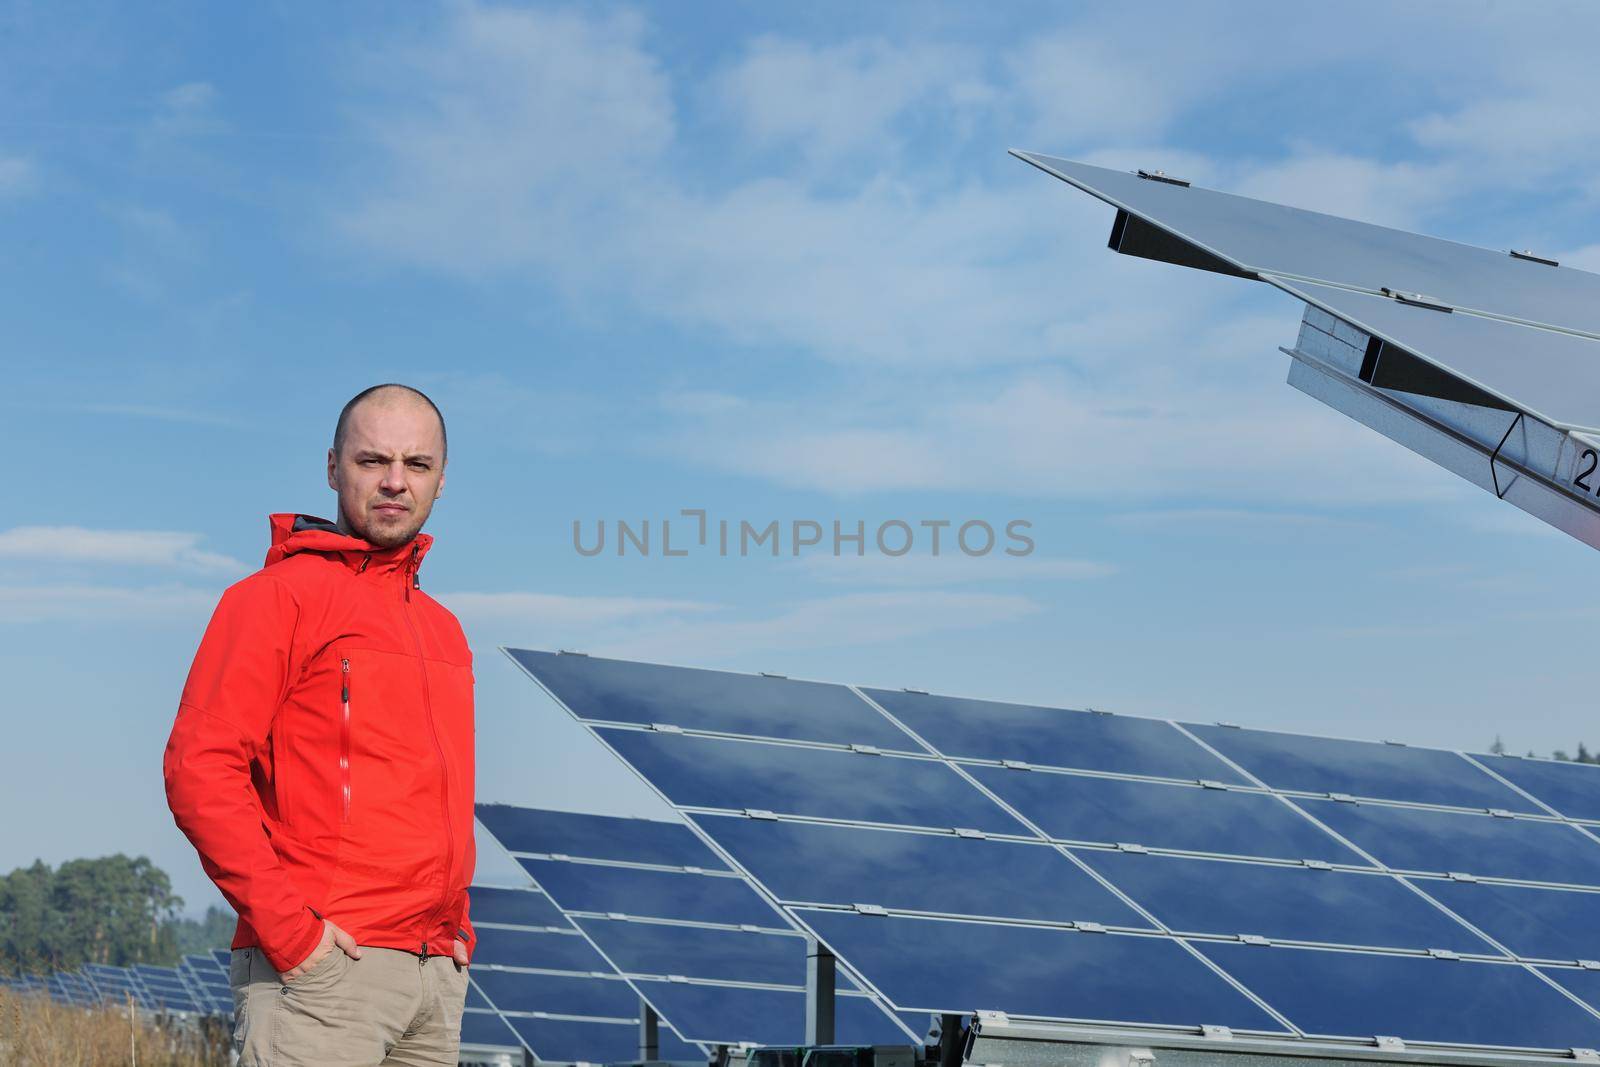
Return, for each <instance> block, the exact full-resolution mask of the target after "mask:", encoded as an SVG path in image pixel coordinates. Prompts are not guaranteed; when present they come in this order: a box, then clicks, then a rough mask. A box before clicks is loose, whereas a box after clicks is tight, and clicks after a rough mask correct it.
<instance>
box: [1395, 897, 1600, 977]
mask: <svg viewBox="0 0 1600 1067" xmlns="http://www.w3.org/2000/svg"><path fill="white" fill-rule="evenodd" d="M1416 886H1417V888H1418V889H1421V890H1422V891H1423V892H1424V893H1427V894H1428V895H1429V896H1431V897H1433V898H1434V899H1435V900H1437V901H1439V903H1441V904H1443V905H1444V906H1445V907H1447V908H1449V909H1450V910H1451V911H1453V912H1455V913H1456V914H1457V915H1459V916H1461V917H1462V918H1463V919H1465V920H1467V922H1469V923H1471V924H1472V925H1474V926H1476V927H1477V928H1478V929H1480V930H1482V931H1483V932H1484V933H1486V934H1488V935H1489V936H1490V937H1492V938H1494V939H1495V940H1496V941H1498V942H1500V943H1501V944H1502V945H1504V946H1505V947H1506V948H1508V949H1510V950H1511V951H1512V952H1515V953H1516V954H1517V955H1519V956H1525V957H1528V958H1531V959H1542V960H1594V959H1600V893H1585V892H1581V891H1578V890H1572V889H1537V888H1534V887H1532V886H1522V885H1497V884H1494V883H1492V882H1447V881H1444V880H1441V879H1432V878H1427V879H1423V878H1419V879H1417V880H1416Z"/></svg>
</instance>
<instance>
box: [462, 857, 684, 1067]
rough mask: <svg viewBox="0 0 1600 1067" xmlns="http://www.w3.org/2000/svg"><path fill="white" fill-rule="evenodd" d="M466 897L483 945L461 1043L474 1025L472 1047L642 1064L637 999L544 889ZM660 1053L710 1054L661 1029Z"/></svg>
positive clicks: (482, 889)
mask: <svg viewBox="0 0 1600 1067" xmlns="http://www.w3.org/2000/svg"><path fill="white" fill-rule="evenodd" d="M469 895H470V897H471V901H472V925H473V929H474V931H476V933H477V935H478V945H477V949H476V951H475V952H474V953H473V957H472V968H471V970H470V971H469V972H468V973H469V974H470V976H471V979H472V981H471V986H472V990H471V995H470V997H469V999H468V1004H467V1014H468V1023H469V1024H470V1028H469V1026H468V1025H466V1024H464V1025H463V1030H462V1041H463V1043H469V1042H468V1033H469V1029H470V1032H471V1033H472V1035H473V1040H472V1041H471V1042H470V1043H473V1044H478V1045H510V1046H513V1047H515V1046H518V1045H520V1046H522V1047H525V1048H527V1049H528V1051H530V1052H532V1053H533V1054H534V1055H535V1056H536V1057H538V1058H539V1059H540V1060H541V1061H545V1062H556V1063H574V1062H586V1063H606V1062H617V1061H628V1060H634V1059H637V1058H638V1053H639V1037H640V1034H639V1030H640V1022H641V1018H640V1014H641V1013H640V1005H639V998H638V996H637V995H636V994H635V993H634V992H633V991H632V990H631V989H630V988H629V985H628V983H627V981H626V980H625V979H624V978H623V977H622V976H621V975H620V974H618V973H617V971H616V969H615V968H614V967H612V966H611V964H610V963H609V962H608V961H607V960H606V959H605V958H604V957H602V956H601V955H600V954H599V953H598V952H597V951H595V948H594V946H593V945H591V944H590V943H589V941H588V939H587V938H585V937H584V935H583V933H582V932H581V931H580V930H578V929H577V928H576V927H574V926H573V925H572V924H571V923H569V922H568V921H567V919H566V917H565V916H563V915H562V913H561V911H560V909H559V908H557V907H556V906H555V905H554V904H553V903H552V902H551V901H550V898H549V897H548V896H546V895H545V893H544V892H543V891H542V890H540V889H538V888H535V887H528V886H524V887H515V888H512V887H500V886H484V885H478V886H473V887H472V888H471V889H470V890H469ZM660 1055H661V1058H663V1059H671V1060H699V1059H703V1058H704V1055H705V1054H704V1050H702V1049H699V1048H695V1047H694V1046H691V1045H688V1044H686V1043H685V1042H683V1041H682V1040H679V1039H678V1038H677V1037H676V1035H674V1034H672V1033H671V1032H670V1031H663V1032H662V1033H661V1034H660Z"/></svg>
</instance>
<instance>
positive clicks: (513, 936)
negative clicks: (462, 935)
mask: <svg viewBox="0 0 1600 1067" xmlns="http://www.w3.org/2000/svg"><path fill="white" fill-rule="evenodd" d="M472 962H473V963H474V964H498V965H500V966H503V967H534V968H538V969H540V970H546V971H581V972H584V973H587V972H589V971H610V970H611V965H610V964H608V963H606V961H605V960H603V959H601V958H600V954H599V953H597V952H596V951H595V950H594V949H593V948H592V947H591V946H590V945H589V943H588V942H587V941H585V940H584V939H583V938H582V937H579V936H578V934H577V933H576V931H574V932H573V933H570V934H557V933H539V932H535V931H532V930H493V931H490V930H484V931H482V932H481V933H480V934H479V935H478V946H477V948H476V949H475V950H474V951H473V954H472Z"/></svg>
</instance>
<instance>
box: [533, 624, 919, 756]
mask: <svg viewBox="0 0 1600 1067" xmlns="http://www.w3.org/2000/svg"><path fill="white" fill-rule="evenodd" d="M507 651H508V652H509V653H510V654H511V657H512V658H513V659H515V660H516V661H517V662H518V663H519V664H521V665H522V667H523V669H524V670H526V671H527V672H528V673H530V674H532V675H533V676H534V677H535V678H537V679H539V681H540V682H541V683H543V684H544V686H545V688H547V689H549V690H550V691H551V692H552V693H554V694H555V696H556V698H557V699H558V700H560V701H561V702H562V703H563V704H565V705H566V706H567V708H568V709H569V710H571V711H572V713H573V714H575V715H577V716H579V717H580V718H585V719H601V720H606V721H610V722H633V723H641V724H650V723H670V724H672V725H675V726H682V727H684V728H685V729H693V730H715V731H719V732H722V733H735V734H753V735H756V736H760V737H777V738H783V739H786V740H791V741H827V742H832V743H834V744H843V745H849V744H864V745H877V746H878V747H880V748H900V749H908V748H911V747H912V745H913V744H914V743H913V742H912V741H911V739H910V738H908V737H907V736H906V735H905V733H904V732H903V731H901V730H899V729H897V728H896V727H895V726H894V724H892V723H890V722H889V721H888V720H887V719H885V718H884V717H883V716H882V715H880V714H878V712H877V711H876V710H875V709H874V708H873V707H872V706H871V705H869V704H868V703H867V702H866V701H864V700H862V699H861V698H860V697H858V696H857V695H856V694H855V693H852V692H851V691H850V690H849V689H847V688H846V687H844V686H842V685H832V684H829V683H825V682H799V681H791V680H790V679H787V678H770V677H767V676H765V675H758V674H757V675H752V674H732V673H729V672H726V671H708V670H699V669H696V668H691V667H663V666H659V665H657V664H653V663H634V662H630V661H627V660H614V659H600V658H598V657H596V656H571V655H558V654H554V653H550V652H530V651H527V650H524V649H507Z"/></svg>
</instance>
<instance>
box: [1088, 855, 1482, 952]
mask: <svg viewBox="0 0 1600 1067" xmlns="http://www.w3.org/2000/svg"><path fill="white" fill-rule="evenodd" d="M1079 855H1080V857H1081V858H1082V859H1083V860H1084V862H1086V863H1088V864H1089V865H1090V866H1092V867H1093V868H1094V869H1095V870H1097V871H1099V872H1100V873H1101V874H1102V875H1104V876H1105V877H1106V878H1107V879H1108V880H1110V882H1111V883H1112V884H1113V885H1115V886H1116V887H1117V888H1118V889H1120V890H1122V891H1123V892H1124V893H1126V894H1128V896H1130V897H1132V898H1133V899H1134V900H1135V901H1137V902H1138V903H1140V904H1141V905H1143V906H1144V907H1145V908H1147V909H1149V910H1150V912H1151V913H1152V914H1154V915H1155V917H1156V918H1158V919H1160V920H1161V921H1162V922H1163V923H1165V924H1166V925H1167V928H1168V929H1170V930H1172V931H1174V932H1176V933H1188V934H1227V935H1237V934H1257V935H1259V936H1261V937H1266V938H1270V939H1272V940H1274V941H1319V942H1325V943H1328V944H1337V945H1365V946H1373V947H1379V948H1416V949H1428V948H1446V949H1453V950H1455V951H1457V952H1477V953H1484V954H1488V955H1498V953H1496V951H1495V949H1494V947H1493V946H1492V945H1489V944H1488V943H1487V942H1485V941H1484V940H1483V939H1482V938H1480V937H1478V936H1477V935H1475V934H1474V933H1473V932H1472V931H1471V930H1468V929H1467V928H1466V927H1464V926H1462V925H1461V924H1460V923H1458V922H1456V921H1455V920H1453V919H1451V918H1450V917H1449V916H1448V915H1446V914H1445V913H1444V912H1442V911H1440V910H1439V909H1438V908H1436V907H1434V906H1433V905H1432V904H1430V903H1428V902H1427V901H1426V900H1424V899H1423V898H1422V897H1420V896H1418V895H1417V894H1416V893H1414V892H1412V891H1411V890H1409V889H1407V888H1406V887H1405V886H1404V885H1402V884H1401V883H1400V882H1398V881H1396V880H1395V879H1393V878H1391V877H1389V876H1388V875H1381V874H1357V873H1354V872H1349V871H1319V870H1313V869H1311V868H1308V867H1278V866H1268V865H1266V864H1260V863H1238V862H1235V861H1232V860H1202V859H1185V858H1182V857H1178V856H1160V855H1148V856H1141V855H1137V854H1133V853H1126V852H1104V851H1099V850H1091V849H1084V850H1083V851H1082V852H1081V853H1079ZM1201 887H1204V888H1203V891H1202V889H1201Z"/></svg>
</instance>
